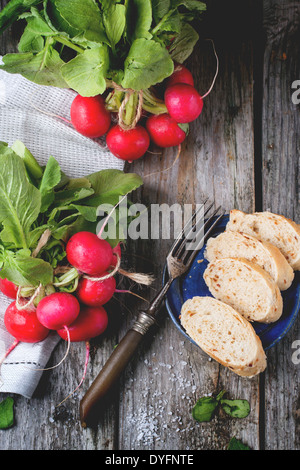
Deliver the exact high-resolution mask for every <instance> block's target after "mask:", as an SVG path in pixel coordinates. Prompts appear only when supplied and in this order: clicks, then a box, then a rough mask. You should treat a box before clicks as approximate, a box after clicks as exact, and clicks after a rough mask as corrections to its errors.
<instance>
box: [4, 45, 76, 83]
mask: <svg viewBox="0 0 300 470" xmlns="http://www.w3.org/2000/svg"><path fill="white" fill-rule="evenodd" d="M48 39H49V38H48ZM48 39H47V40H46V44H45V47H44V48H43V50H41V51H40V52H38V53H37V54H34V53H32V52H24V53H16V54H6V55H5V56H4V57H3V64H4V65H1V66H0V69H2V70H5V71H6V72H8V73H17V74H21V75H23V77H25V78H27V80H30V81H32V82H34V83H37V84H39V85H51V86H55V87H58V88H69V86H68V84H67V83H66V82H65V81H64V79H63V78H62V75H61V67H62V65H63V64H64V62H63V60H62V59H61V58H60V56H59V53H58V52H57V51H56V50H55V49H54V48H53V47H52V45H50V44H49V43H47V41H48ZM50 39H51V38H50ZM51 40H52V39H51Z"/></svg>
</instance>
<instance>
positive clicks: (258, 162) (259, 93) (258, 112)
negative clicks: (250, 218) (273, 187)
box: [253, 1, 265, 211]
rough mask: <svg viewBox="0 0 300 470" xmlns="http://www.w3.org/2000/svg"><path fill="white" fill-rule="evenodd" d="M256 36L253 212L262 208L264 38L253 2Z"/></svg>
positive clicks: (258, 4)
mask: <svg viewBox="0 0 300 470" xmlns="http://www.w3.org/2000/svg"><path fill="white" fill-rule="evenodd" d="M255 10H256V12H257V16H256V34H255V36H254V39H253V56H254V57H255V60H254V61H253V82H254V85H253V120H254V125H253V133H254V182H255V193H254V197H255V199H254V203H255V210H256V211H261V210H262V207H263V199H262V198H263V182H262V164H263V163H262V103H263V70H264V50H265V37H264V32H263V9H262V4H261V2H260V1H256V2H255Z"/></svg>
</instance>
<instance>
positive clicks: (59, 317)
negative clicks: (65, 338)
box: [36, 292, 80, 330]
mask: <svg viewBox="0 0 300 470" xmlns="http://www.w3.org/2000/svg"><path fill="white" fill-rule="evenodd" d="M79 312H80V305H79V302H78V300H77V299H76V297H75V296H74V295H72V294H69V293H68V292H55V293H53V294H50V295H47V296H46V297H44V298H43V299H42V300H40V302H39V303H38V306H37V309H36V314H37V318H38V320H39V322H40V323H41V324H42V325H44V326H45V327H46V328H48V329H49V330H58V329H60V328H64V327H68V326H69V325H70V324H71V323H73V322H74V321H75V320H76V318H77V317H78V315H79Z"/></svg>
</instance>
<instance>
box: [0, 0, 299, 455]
mask: <svg viewBox="0 0 300 470" xmlns="http://www.w3.org/2000/svg"><path fill="white" fill-rule="evenodd" d="M5 3H6V1H3V0H2V1H1V2H0V5H1V6H3V5H4V4H5ZM207 4H208V7H209V8H208V14H207V18H206V20H205V22H204V23H203V25H202V30H201V39H200V41H199V43H198V46H197V47H196V50H195V51H194V53H193V55H192V57H190V59H189V60H188V63H187V66H188V67H189V68H190V69H191V71H192V72H193V74H194V77H195V81H196V86H197V88H198V90H199V92H200V93H202V94H203V93H205V91H206V90H207V89H208V88H209V86H210V83H211V81H212V78H213V75H214V72H215V66H216V63H215V57H214V55H213V51H212V46H211V43H210V42H209V41H206V40H205V39H207V38H212V39H213V40H214V43H215V47H216V50H217V53H218V56H219V60H220V70H219V75H218V78H217V81H216V84H215V87H214V89H213V91H212V92H211V94H210V95H209V96H208V97H207V98H206V99H205V104H204V110H203V112H202V114H201V116H200V117H199V118H198V119H197V121H196V122H194V123H193V124H192V125H191V129H190V134H189V136H188V138H187V140H186V142H185V143H184V144H183V147H182V152H181V156H180V159H179V160H178V161H177V162H176V164H175V165H174V166H173V167H172V168H171V169H170V170H169V171H165V172H163V173H159V174H156V175H153V176H152V177H151V178H145V183H144V186H143V187H142V189H140V190H139V191H137V193H136V195H135V200H137V201H141V202H143V203H144V204H151V203H152V204H154V203H156V204H161V203H167V204H170V205H171V204H173V203H176V202H177V203H180V204H184V203H197V202H200V201H201V200H202V199H203V198H204V197H207V196H208V197H209V198H210V200H215V203H216V204H217V205H219V204H221V205H222V206H223V207H224V208H225V209H226V210H229V209H231V208H238V209H242V210H244V211H254V210H255V209H256V210H263V209H270V210H271V211H273V212H276V213H281V214H284V215H286V216H289V217H291V218H293V219H294V220H295V221H296V222H298V223H300V205H299V198H300V187H299V174H300V165H299V164H300V159H299V155H300V152H299V150H300V145H299V144H300V120H299V111H300V104H298V105H297V104H293V103H292V92H293V90H292V83H293V82H294V81H295V80H299V79H300V60H299V57H300V54H299V52H300V51H299V44H300V41H299V39H300V27H299V24H300V2H299V0H298V1H292V0H264V1H259V0H253V1H251V0H244V1H243V2H241V1H238V0H228V1H227V2H222V1H221V0H212V1H208V2H207ZM16 43H17V41H16V38H15V36H14V35H13V33H12V32H11V31H7V32H6V33H5V35H4V36H3V37H1V38H0V51H1V54H4V53H7V52H12V51H15V50H16ZM175 155H176V149H169V150H167V151H165V152H163V153H160V154H148V155H147V156H146V157H145V158H143V159H141V160H139V161H137V162H135V163H134V164H132V165H131V166H130V167H128V169H130V171H135V172H137V173H139V174H141V175H142V176H143V175H147V174H149V173H152V172H156V171H159V170H162V169H164V168H166V167H169V166H171V165H172V162H173V161H174V158H175ZM170 244H171V240H164V239H160V240H137V241H131V242H130V243H129V244H128V247H127V253H128V255H125V261H126V260H127V261H128V266H130V267H133V268H134V269H136V270H137V271H144V272H145V271H153V272H154V273H155V274H156V276H157V282H156V284H155V285H154V287H153V288H151V289H143V290H140V291H137V292H139V294H140V295H142V296H144V297H147V298H150V297H151V296H152V295H153V293H154V292H155V288H158V287H159V286H160V283H161V272H162V268H163V264H164V255H165V254H166V253H167V251H168V247H169V246H170ZM142 306H145V303H144V302H143V301H141V300H139V299H138V298H136V297H134V296H124V297H118V298H117V300H116V301H114V302H113V304H112V305H111V313H110V315H111V323H110V327H109V329H108V331H107V333H106V334H105V335H104V337H103V338H99V339H98V340H97V341H94V342H93V343H92V346H93V347H92V357H91V360H90V364H89V372H88V376H87V379H86V381H85V383H84V385H83V386H82V388H81V389H80V391H79V392H78V393H77V394H75V395H74V396H73V397H71V398H70V399H69V400H68V401H67V402H65V403H64V404H63V405H62V406H60V407H56V405H57V404H58V403H59V402H60V401H61V399H62V398H64V397H65V396H66V395H68V393H69V392H70V391H71V390H72V389H73V388H75V387H76V385H77V383H78V381H79V380H80V377H81V373H82V368H81V364H82V363H83V360H84V345H81V344H78V345H76V346H74V347H72V350H71V352H70V354H69V357H68V360H66V361H64V363H63V364H62V365H61V366H60V367H59V368H56V369H53V370H51V371H48V372H45V373H44V374H43V377H42V380H41V382H40V384H39V386H38V389H37V391H36V393H35V395H34V397H33V398H32V399H31V400H28V399H25V398H23V397H20V396H15V397H14V398H15V416H16V424H15V426H14V427H13V428H11V429H9V430H6V431H1V433H0V448H1V449H22V450H32V449H36V450H39V449H53V450H56V449H71V450H110V449H113V450H116V451H117V450H132V449H136V450H152V451H154V450H163V451H170V450H175V449H178V450H182V451H184V450H185V451H187V450H189V449H190V450H201V449H205V450H211V449H213V450H221V449H225V448H226V446H227V444H228V442H229V440H230V439H231V438H232V437H233V436H235V437H237V438H238V439H241V440H242V441H243V442H244V443H246V444H248V445H249V447H250V448H251V449H254V450H257V449H267V450H280V449H285V450H289V449H293V450H299V449H300V434H299V429H300V379H299V367H300V365H299V364H296V363H295V362H297V361H292V354H293V352H295V349H294V347H295V343H294V341H297V340H298V339H299V338H300V328H299V327H300V323H299V321H297V322H296V324H295V325H294V327H293V328H292V330H291V331H289V333H288V334H287V335H286V336H285V337H284V339H283V340H282V341H281V342H279V343H278V344H277V345H276V346H275V347H273V348H272V349H271V350H269V351H268V355H267V356H268V367H267V370H266V372H265V373H264V374H261V375H260V376H259V377H255V378H253V379H242V378H239V377H238V376H236V375H234V374H233V373H232V372H230V371H229V370H227V369H225V368H224V367H223V366H220V365H219V364H218V363H216V362H215V361H210V360H208V358H207V356H205V355H203V354H201V353H200V352H199V349H198V348H196V347H195V346H193V345H192V344H191V343H189V342H188V341H186V340H185V339H184V338H183V337H182V336H181V334H180V333H179V332H178V331H177V329H176V328H175V327H174V325H173V323H172V322H171V320H170V319H169V317H168V315H167V313H166V311H165V310H164V309H163V311H162V312H161V315H160V321H159V323H160V326H159V327H156V328H155V329H154V330H153V331H152V333H150V335H149V336H148V337H147V338H146V340H145V342H144V343H143V345H142V347H141V348H140V349H139V351H138V354H137V355H136V357H135V358H134V360H133V361H132V362H131V364H130V365H129V366H128V368H127V369H126V371H125V373H124V375H123V376H122V378H121V381H120V384H119V386H118V389H117V390H116V391H115V394H114V396H113V397H112V400H111V403H110V404H109V405H108V406H107V408H106V410H105V412H104V415H103V417H102V418H101V421H100V422H99V425H98V427H97V428H96V429H89V428H88V429H82V428H81V426H80V422H79V400H80V398H81V397H82V396H83V394H84V392H85V391H86V390H87V389H88V386H89V385H90V384H91V383H92V381H93V380H94V378H95V377H96V376H97V374H98V372H99V371H100V369H101V367H102V366H103V365H104V363H105V361H106V360H107V358H108V357H109V356H110V354H111V352H112V350H113V348H114V346H115V345H116V344H117V343H118V342H119V340H120V338H122V336H123V335H124V334H125V332H126V331H127V329H128V328H129V326H130V325H131V324H132V322H133V320H134V318H135V317H136V315H137V312H138V309H140V308H141V307H142ZM64 352H65V344H62V343H60V344H59V346H58V347H57V348H56V350H55V352H54V354H53V356H52V358H51V361H50V364H49V365H51V364H56V363H57V362H58V361H59V360H60V359H61V357H62V356H63V354H64ZM222 389H225V390H227V392H228V396H229V397H231V398H246V399H247V400H249V402H250V404H251V413H250V414H249V416H248V417H247V418H245V419H242V420H236V419H232V418H229V417H228V416H224V415H220V414H218V415H217V416H215V417H214V418H213V420H212V421H211V422H210V423H203V424H200V423H197V422H195V421H194V420H193V418H192V415H191V410H192V407H193V405H194V403H195V402H196V401H197V399H198V398H200V397H201V396H203V395H207V394H212V393H213V394H214V393H217V392H219V391H220V390H222ZM4 396H5V395H4V394H1V398H3V397H4Z"/></svg>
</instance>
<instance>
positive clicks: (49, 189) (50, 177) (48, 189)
mask: <svg viewBox="0 0 300 470" xmlns="http://www.w3.org/2000/svg"><path fill="white" fill-rule="evenodd" d="M60 180H61V171H60V166H59V164H58V162H57V161H56V160H55V158H54V157H52V156H50V157H49V159H48V162H47V165H46V168H45V170H44V173H43V177H42V180H41V183H40V187H39V190H40V193H41V198H42V203H41V209H40V211H41V212H45V211H46V210H47V209H48V207H49V206H50V205H51V204H52V202H53V201H54V188H55V186H57V185H58V183H59V182H60Z"/></svg>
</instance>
